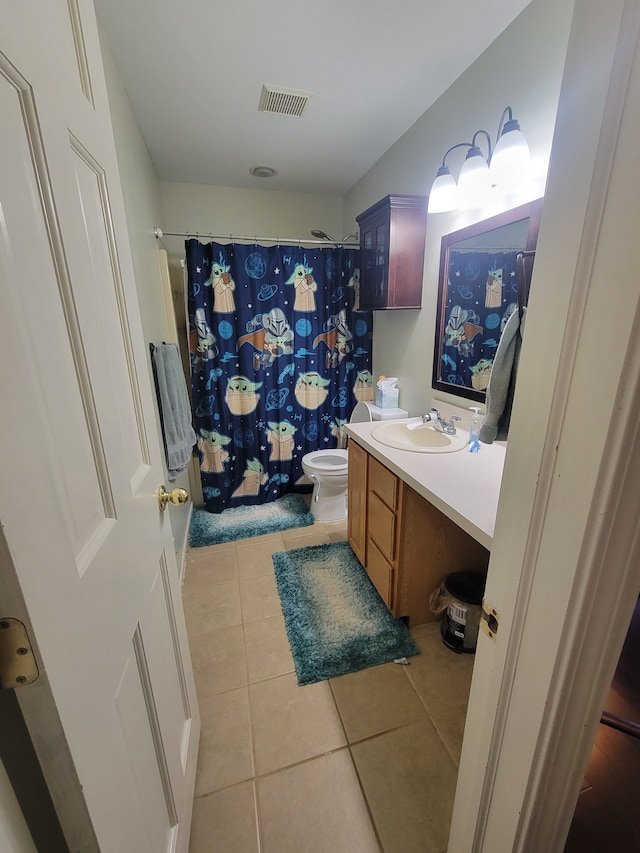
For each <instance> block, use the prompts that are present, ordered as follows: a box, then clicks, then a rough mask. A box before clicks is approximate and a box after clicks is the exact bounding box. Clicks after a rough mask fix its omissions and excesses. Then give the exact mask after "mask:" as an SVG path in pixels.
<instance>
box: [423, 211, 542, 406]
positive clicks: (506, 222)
mask: <svg viewBox="0 0 640 853" xmlns="http://www.w3.org/2000/svg"><path fill="white" fill-rule="evenodd" d="M541 210H542V199H537V200H536V201H532V202H529V203H528V204H523V205H521V206H520V207H516V208H513V210H508V211H506V212H505V213H501V214H499V215H498V216H493V217H491V218H490V219H485V220H484V221H483V222H476V223H474V224H473V225H469V226H468V227H467V228H462V229H460V230H459V231H454V232H453V233H451V234H445V235H444V237H443V238H442V247H441V250H440V276H439V280H438V305H437V310H436V337H435V352H434V359H433V387H434V388H436V389H438V390H440V391H447V392H448V393H450V394H455V395H457V396H459V397H467V398H468V399H470V400H477V401H478V402H484V399H485V396H486V388H487V385H488V384H489V376H490V375H491V367H492V365H493V359H494V358H495V354H496V350H497V348H498V343H499V341H500V335H501V334H502V330H503V329H504V327H505V325H506V323H507V321H508V319H509V317H510V316H511V315H512V314H513V312H514V311H521V310H522V307H523V306H524V305H526V304H527V300H528V297H529V282H530V281H531V270H532V267H533V259H534V257H535V248H536V242H537V239H538V226H539V224H540V211H541Z"/></svg>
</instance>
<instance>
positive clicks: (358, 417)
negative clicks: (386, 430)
mask: <svg viewBox="0 0 640 853" xmlns="http://www.w3.org/2000/svg"><path fill="white" fill-rule="evenodd" d="M408 417H409V412H407V411H406V410H405V409H382V408H380V406H376V405H374V404H373V403H362V402H360V403H357V404H356V407H355V409H354V410H353V412H352V413H351V417H350V418H349V423H352V424H362V423H366V422H367V421H393V420H400V419H401V418H408Z"/></svg>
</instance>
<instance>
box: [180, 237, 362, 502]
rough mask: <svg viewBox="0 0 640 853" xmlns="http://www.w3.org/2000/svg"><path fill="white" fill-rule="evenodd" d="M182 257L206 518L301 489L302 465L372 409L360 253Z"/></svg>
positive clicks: (270, 250) (235, 247)
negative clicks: (358, 408)
mask: <svg viewBox="0 0 640 853" xmlns="http://www.w3.org/2000/svg"><path fill="white" fill-rule="evenodd" d="M186 255H187V271H188V321H189V352H190V361H191V389H192V403H193V413H194V424H195V429H196V433H197V435H198V444H197V447H198V454H199V458H200V472H201V478H202V491H203V495H204V502H205V508H206V509H207V510H209V512H221V511H222V510H224V509H227V508H228V507H233V506H240V505H246V504H260V503H267V502H269V501H273V500H275V499H276V498H278V497H280V496H281V495H283V494H285V493H286V492H290V491H302V490H306V491H308V487H309V485H310V484H309V481H308V480H307V479H306V478H305V476H304V472H303V470H302V464H301V463H302V457H303V456H304V455H305V454H306V453H309V452H311V451H312V450H319V449H331V448H342V447H345V446H346V435H345V433H344V429H343V427H344V425H345V424H346V423H347V422H348V420H349V417H350V415H351V411H352V410H353V407H354V406H355V404H356V403H357V402H358V401H359V400H372V399H373V381H372V376H371V334H372V315H371V313H370V312H363V311H356V310H354V300H355V299H357V292H358V288H359V270H358V259H359V253H358V251H357V250H355V249H345V248H332V247H326V248H325V247H322V248H320V247H318V248H313V249H309V248H304V247H301V246H270V247H266V246H258V245H251V246H247V245H240V244H229V245H222V244H219V243H214V242H212V243H208V244H206V245H204V244H202V243H200V242H199V241H198V240H187V242H186ZM356 304H357V303H356Z"/></svg>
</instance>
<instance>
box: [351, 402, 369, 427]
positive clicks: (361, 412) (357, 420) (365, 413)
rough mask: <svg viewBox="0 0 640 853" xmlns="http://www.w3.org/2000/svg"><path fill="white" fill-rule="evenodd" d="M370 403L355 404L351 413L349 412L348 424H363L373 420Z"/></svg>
mask: <svg viewBox="0 0 640 853" xmlns="http://www.w3.org/2000/svg"><path fill="white" fill-rule="evenodd" d="M370 405H371V404H370V403H363V402H362V401H361V402H359V403H356V405H355V408H354V410H353V412H351V417H350V418H349V423H350V424H365V423H369V421H371V420H373V418H372V417H371V409H370V408H369V406H370Z"/></svg>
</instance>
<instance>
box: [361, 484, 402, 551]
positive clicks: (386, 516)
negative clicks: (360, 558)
mask: <svg viewBox="0 0 640 853" xmlns="http://www.w3.org/2000/svg"><path fill="white" fill-rule="evenodd" d="M367 530H368V539H369V541H370V542H375V544H376V545H377V546H378V548H379V549H380V551H381V553H382V554H383V555H384V556H385V557H386V558H387V560H389V562H390V563H392V562H393V561H394V560H395V556H396V516H395V513H394V512H392V511H391V510H390V509H389V507H388V506H386V504H384V503H383V502H382V501H381V500H380V498H379V497H378V496H377V495H376V494H375V493H374V492H372V491H371V489H369V496H368V500H367ZM367 556H368V555H367Z"/></svg>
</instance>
